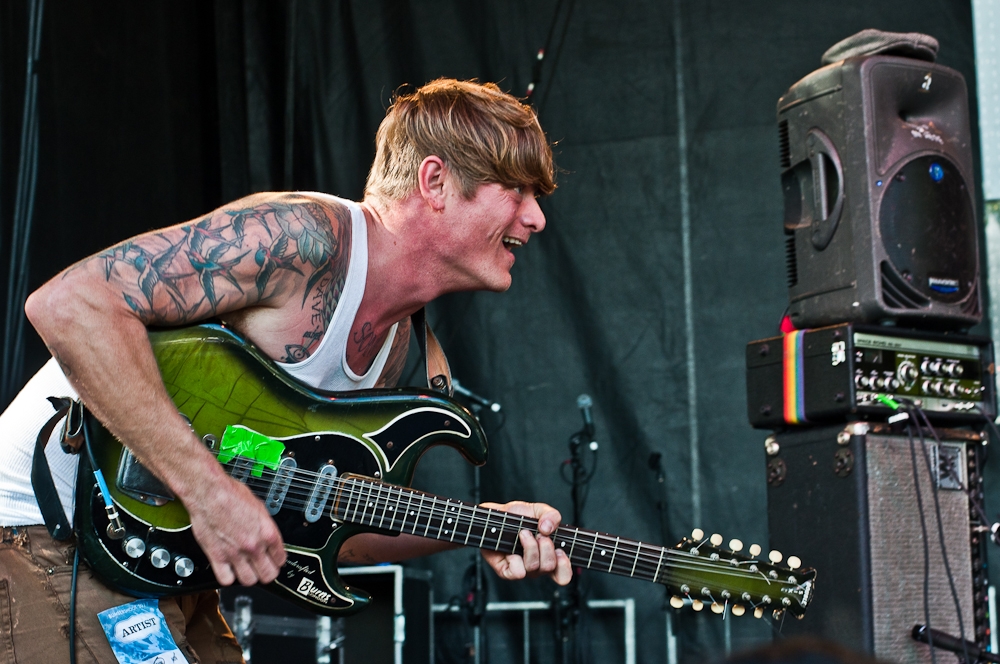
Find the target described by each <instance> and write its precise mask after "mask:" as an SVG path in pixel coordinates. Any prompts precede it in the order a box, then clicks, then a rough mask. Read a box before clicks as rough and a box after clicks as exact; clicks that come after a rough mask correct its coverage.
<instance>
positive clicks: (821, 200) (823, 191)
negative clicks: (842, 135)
mask: <svg viewBox="0 0 1000 664" xmlns="http://www.w3.org/2000/svg"><path fill="white" fill-rule="evenodd" d="M806 147H807V148H808V150H809V163H810V164H811V165H812V180H813V210H814V215H813V222H812V244H813V246H814V247H816V250H817V251H823V250H824V249H826V248H827V246H828V245H829V244H830V240H832V239H833V234H834V233H835V232H837V225H838V224H840V217H841V215H842V214H843V212H844V168H843V166H841V164H840V154H839V153H838V152H837V148H836V147H834V145H833V141H831V140H830V139H829V138H828V137H827V135H826V134H824V133H823V132H822V131H820V130H819V129H815V128H813V129H810V130H809V133H808V134H807V136H806ZM824 156H825V157H826V159H824ZM828 161H829V163H830V164H833V170H834V172H835V173H836V177H837V185H836V186H837V198H836V199H835V200H834V202H833V208H832V209H831V208H830V207H829V191H830V181H829V180H830V176H831V175H832V174H831V173H830V172H829V167H828V165H827V164H828Z"/></svg>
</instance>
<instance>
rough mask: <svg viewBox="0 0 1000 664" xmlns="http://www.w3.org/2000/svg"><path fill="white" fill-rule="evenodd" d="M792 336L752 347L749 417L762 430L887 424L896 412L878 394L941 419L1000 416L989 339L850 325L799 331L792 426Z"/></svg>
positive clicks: (749, 347)
mask: <svg viewBox="0 0 1000 664" xmlns="http://www.w3.org/2000/svg"><path fill="white" fill-rule="evenodd" d="M787 336H788V335H785V336H780V337H771V338H769V339H760V340H758V341H752V342H750V343H749V344H747V350H746V363H747V417H748V418H749V420H750V424H751V425H752V426H754V427H756V428H758V429H776V428H781V427H784V426H787V425H790V424H815V423H829V422H836V421H843V420H845V419H856V418H859V417H865V418H875V419H878V418H881V419H885V418H886V417H888V416H890V415H892V414H893V412H894V411H893V409H892V408H891V407H890V406H888V405H886V404H885V403H883V402H882V401H880V400H879V399H878V398H877V396H876V395H882V396H889V397H893V398H896V399H900V398H906V399H909V400H911V401H913V402H914V403H915V404H917V405H919V406H920V407H921V408H922V409H923V410H924V411H925V412H926V413H927V414H928V417H930V418H932V419H934V420H935V421H942V422H982V421H983V418H984V416H985V417H989V418H993V417H995V416H996V402H995V396H994V392H995V381H994V365H993V344H992V342H991V341H990V340H989V339H987V338H985V337H975V336H967V335H958V334H942V333H932V332H920V331H916V330H906V329H903V328H896V327H885V326H864V325H854V324H849V323H845V324H843V325H834V326H831V327H823V328H819V329H815V330H803V331H800V332H798V336H799V337H800V339H799V340H798V359H797V360H794V361H798V362H799V364H800V366H799V371H800V374H801V379H800V381H799V387H800V388H801V390H800V392H801V398H800V401H799V403H798V404H797V405H796V406H793V411H795V412H797V413H798V421H790V420H789V419H787V417H786V403H785V396H786V395H785V391H786V384H785V380H786V377H787V376H786V374H788V373H789V372H790V371H791V369H790V368H789V367H787V366H786V363H785V344H786V337H787ZM952 393H953V394H952Z"/></svg>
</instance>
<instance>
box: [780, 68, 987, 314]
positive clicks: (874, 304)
mask: <svg viewBox="0 0 1000 664" xmlns="http://www.w3.org/2000/svg"><path fill="white" fill-rule="evenodd" d="M967 94H968V93H967V90H966V85H965V80H964V79H963V78H962V75H961V74H959V73H958V72H956V71H954V70H953V69H949V68H947V67H943V66H941V65H937V64H934V63H932V62H926V61H922V60H917V59H913V58H905V57H897V56H889V55H875V56H868V57H853V58H848V59H846V60H841V61H840V62H836V63H833V64H830V65H827V66H826V67H823V68H822V69H819V70H817V71H814V72H813V73H811V74H809V75H808V76H806V77H805V78H803V79H802V80H800V81H799V82H798V83H796V84H795V85H793V86H792V87H791V88H790V89H789V90H788V92H787V93H785V95H784V96H783V97H781V99H780V100H779V101H778V131H779V137H780V149H781V168H782V188H783V190H784V199H785V218H784V228H785V233H786V242H787V245H786V256H787V267H788V288H789V300H790V303H789V315H790V316H791V319H792V322H793V323H794V325H795V326H796V327H798V328H800V329H801V328H808V327H819V326H823V325H830V324H835V323H842V322H867V323H876V322H879V323H882V322H887V321H889V322H900V323H902V324H904V325H909V326H912V327H924V328H966V327H969V326H971V325H974V324H976V323H978V322H979V321H980V319H981V317H982V309H981V306H980V292H979V291H980V289H979V250H978V247H977V242H978V239H977V224H976V211H975V200H976V199H975V184H974V182H975V179H974V177H973V166H972V148H971V133H970V129H969V111H968V97H967Z"/></svg>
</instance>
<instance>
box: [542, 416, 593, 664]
mask: <svg viewBox="0 0 1000 664" xmlns="http://www.w3.org/2000/svg"><path fill="white" fill-rule="evenodd" d="M588 434H589V435H588ZM588 438H589V439H590V440H587V439H588ZM585 442H587V443H589V445H588V448H589V449H590V451H591V452H593V454H594V466H593V467H592V468H591V469H590V471H589V472H588V471H587V469H586V466H585V465H584V461H583V458H582V455H581V449H580V448H581V447H583V444H584V443H585ZM569 454H570V458H569V459H568V460H567V461H564V462H563V468H565V467H566V466H567V465H568V466H569V469H570V480H569V483H570V485H571V491H570V495H571V497H572V501H573V525H575V526H577V527H582V526H583V504H584V499H585V497H584V487H585V486H586V484H587V483H588V482H589V481H590V478H591V477H593V476H594V470H596V468H597V442H596V441H594V440H593V435H592V429H590V428H589V427H586V426H585V427H584V428H583V429H581V430H580V431H578V432H576V433H574V434H573V435H572V436H570V439H569ZM563 479H564V480H565V479H566V477H565V474H563ZM581 571H582V570H581V569H574V570H573V578H572V579H571V580H570V582H569V585H567V586H566V587H565V588H564V589H559V590H556V592H555V597H554V600H555V601H553V602H552V608H553V613H554V616H553V617H554V621H553V622H554V623H555V637H556V650H557V653H558V654H557V660H558V661H560V662H562V664H573V663H575V662H580V661H582V657H581V655H582V652H581V649H580V641H579V639H578V638H577V637H578V632H577V627H578V625H579V622H580V616H581V613H582V611H583V609H584V608H585V604H584V600H583V594H584V593H583V590H582V588H581V587H580V572H581Z"/></svg>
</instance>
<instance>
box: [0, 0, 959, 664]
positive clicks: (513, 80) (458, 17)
mask: <svg viewBox="0 0 1000 664" xmlns="http://www.w3.org/2000/svg"><path fill="white" fill-rule="evenodd" d="M0 21H2V25H0V30H2V33H0V49H2V53H3V60H2V63H0V75H2V79H0V120H2V125H0V132H2V133H0V159H2V171H0V175H2V178H0V209H2V214H3V220H4V222H5V223H4V228H3V232H4V237H6V235H7V234H9V229H8V225H7V223H6V222H7V220H9V219H10V215H11V210H10V205H11V203H10V201H11V200H12V192H13V183H14V181H15V179H16V164H17V154H16V150H15V149H14V146H16V145H17V139H18V132H19V128H20V102H21V98H22V94H23V76H24V74H23V71H24V66H23V62H24V53H25V48H26V37H25V33H26V31H27V24H26V3H25V2H24V1H23V0H22V1H19V2H8V3H4V4H3V5H2V6H0ZM869 27H875V28H880V29H885V30H893V31H917V32H926V33H929V34H932V35H934V36H935V37H937V38H938V39H939V40H940V42H941V54H940V58H939V62H941V63H942V64H944V65H947V66H951V67H954V68H956V69H958V70H959V71H960V72H962V73H963V74H964V75H965V77H966V80H967V82H968V83H969V89H970V90H975V77H974V54H973V41H972V15H971V8H970V5H969V3H968V2H955V1H953V0H907V1H904V0H892V1H889V0H883V1H881V2H875V3H872V2H867V1H863V0H843V1H842V2H836V3H830V2H820V1H815V0H814V1H809V2H802V1H794V2H793V1H791V0H778V1H771V2H761V1H759V0H757V1H752V2H737V1H732V0H727V1H725V2H722V1H719V0H711V1H703V2H687V1H684V2H681V1H680V0H678V2H676V3H675V2H651V1H649V0H624V1H622V2H614V3H609V2H597V1H594V0H540V1H536V2H527V1H526V0H509V1H508V2H465V1H463V0H419V1H415V0H366V1H365V2H356V1H355V2H352V1H350V0H337V1H329V2H319V1H316V0H288V1H287V2H285V3H280V4H279V3H271V2H265V1H264V0H243V1H242V2H237V1H235V0H234V1H224V0H219V1H218V2H216V3H204V2H196V1H188V2H171V3H165V2H163V3H130V2H103V3H97V2H87V3H74V4H56V3H51V4H50V5H49V6H47V8H46V13H45V25H44V28H43V43H42V56H41V62H40V81H39V85H40V88H39V89H40V112H41V125H40V141H41V150H40V169H39V185H38V192H39V193H38V203H37V208H36V209H37V212H36V221H35V228H36V233H35V237H34V239H33V243H32V248H31V256H30V259H31V263H30V264H31V275H32V281H33V283H34V284H39V283H41V282H42V281H44V280H45V279H47V278H48V277H50V276H51V275H53V274H54V273H55V272H56V271H58V270H59V269H61V268H62V267H64V266H66V265H67V264H69V263H71V262H72V261H74V260H77V259H79V258H81V257H82V256H84V255H86V254H88V253H91V252H93V251H96V250H98V249H100V248H102V247H104V246H107V245H109V244H111V243H112V242H114V241H116V240H118V239H121V238H123V237H125V236H127V235H130V234H134V233H138V232H142V231H145V230H149V229H151V228H155V227H158V226H162V225H166V224H170V223H176V222H178V221H181V220H184V219H188V218H191V217H194V216H195V215H197V214H199V213H203V212H205V211H207V210H209V209H211V208H213V207H215V206H217V205H219V204H221V203H223V202H225V201H227V200H230V199H233V198H236V197H238V196H240V195H243V194H246V193H249V192H251V191H261V190H267V189H280V188H295V189H317V190H322V191H327V192H331V193H335V194H338V195H341V196H345V197H353V198H357V197H360V195H361V192H362V187H363V183H364V177H365V174H366V172H367V168H368V164H369V162H370V159H371V155H372V151H373V136H374V132H375V129H376V127H377V125H378V122H379V121H380V119H381V117H382V115H383V113H384V109H385V107H386V105H387V104H388V100H389V97H390V95H391V93H392V92H393V91H394V90H395V89H397V88H398V87H399V86H400V85H402V84H414V85H416V84H420V83H423V82H425V81H428V80H431V79H433V78H435V77H438V76H454V77H458V78H478V79H480V80H491V81H497V82H498V83H499V84H500V85H501V86H502V87H503V88H505V89H508V90H510V91H511V92H513V93H515V94H517V95H523V94H524V92H525V90H526V88H527V85H528V83H529V82H530V81H531V80H532V77H533V71H536V67H535V64H536V53H537V52H538V50H539V49H540V48H541V47H542V46H543V45H544V44H545V43H546V40H547V38H548V37H549V35H550V34H551V41H550V48H549V51H548V53H547V57H546V59H545V60H544V61H543V62H542V66H541V68H540V70H538V72H539V78H538V87H537V89H536V91H535V94H534V96H533V101H534V103H536V104H537V105H538V107H539V110H540V116H541V120H542V125H543V127H544V128H545V129H546V131H547V132H548V135H549V137H550V138H551V139H552V140H554V141H557V147H556V155H557V161H558V163H559V165H560V166H561V168H562V169H563V172H562V173H561V175H560V178H559V182H560V188H559V190H558V191H557V192H556V193H555V194H554V195H553V196H552V197H550V198H549V199H546V200H545V201H544V203H543V209H544V211H545V213H546V215H547V218H548V228H547V229H546V231H545V232H544V233H543V234H541V235H540V236H538V237H535V238H534V239H533V240H532V242H531V243H530V244H529V245H528V246H527V247H525V248H523V249H522V250H520V251H519V252H518V254H517V259H518V260H517V265H516V266H515V268H514V285H513V287H512V288H511V289H510V291H509V292H508V293H505V294H489V293H475V294H458V295H454V296H451V297H448V298H445V299H444V300H443V301H441V302H439V303H437V304H436V305H435V306H434V307H433V308H432V310H431V319H432V321H433V322H434V324H435V327H436V329H437V331H438V335H439V336H440V337H441V339H442V341H443V344H444V347H445V350H446V351H447V352H448V354H449V356H450V359H451V362H452V367H453V369H454V372H455V374H456V376H458V377H459V378H460V379H461V380H462V382H463V383H464V384H466V385H468V386H469V387H471V388H472V389H474V390H476V391H477V392H480V393H482V394H485V395H488V396H489V397H491V398H493V399H496V400H498V401H500V402H501V403H502V404H503V417H502V418H500V417H496V416H493V415H487V419H486V421H485V426H486V428H487V430H488V431H489V432H490V434H491V442H492V449H491V459H490V463H489V464H488V465H487V467H486V468H485V469H484V471H483V482H484V499H492V500H507V499H511V498H522V499H530V500H543V501H547V502H549V503H551V504H553V505H556V506H557V507H559V508H560V509H561V510H562V511H563V514H564V515H567V516H568V515H569V514H570V513H571V506H570V501H569V487H568V486H567V485H566V484H564V483H563V482H562V480H561V479H560V475H559V471H560V466H561V464H562V462H563V461H564V460H565V459H566V457H567V456H568V452H567V447H566V443H567V440H568V438H569V436H570V434H572V433H573V432H574V431H576V430H577V429H579V428H580V424H581V422H580V414H579V411H578V410H577V409H576V406H575V400H576V397H577V395H579V394H580V393H584V392H586V393H589V394H590V395H592V396H593V399H594V403H595V409H594V411H595V418H596V421H597V439H598V441H599V442H600V445H601V446H600V452H599V462H598V467H597V470H596V474H595V476H594V478H593V481H592V483H591V485H590V488H589V496H588V500H587V503H586V508H585V511H584V515H583V520H584V523H585V525H586V526H588V527H591V528H597V529H601V530H605V531H611V532H615V533H620V534H622V535H627V536H630V537H634V538H639V539H643V540H646V541H651V542H657V541H660V540H661V539H662V534H661V521H660V518H659V515H658V512H657V509H656V503H657V501H659V500H661V496H662V495H663V494H662V493H661V488H663V487H661V485H660V484H658V483H657V481H656V479H657V478H656V473H655V472H654V471H651V470H650V469H649V467H648V465H647V462H648V459H649V457H650V455H651V454H652V453H660V454H662V459H663V465H664V468H665V476H666V482H665V485H664V486H665V496H666V503H667V506H668V512H667V516H668V519H667V522H668V523H669V530H670V533H669V537H670V538H676V537H679V536H680V535H682V534H684V533H686V532H688V531H690V529H691V528H692V527H693V526H700V527H702V528H704V529H705V530H707V531H709V532H720V533H722V534H724V535H725V536H726V537H727V539H728V537H739V538H741V539H742V540H744V541H745V542H752V541H756V542H761V543H762V544H766V538H767V523H766V512H765V482H764V468H763V465H764V463H763V454H762V442H763V438H764V435H763V433H761V432H756V431H753V430H752V429H750V427H749V426H748V425H747V424H746V414H745V410H746V405H745V403H746V401H745V394H744V369H743V366H744V365H743V348H744V345H745V344H746V342H747V341H750V340H752V339H757V338H761V337H764V336H770V335H772V334H774V333H775V332H776V328H777V323H778V319H779V317H780V315H781V313H782V310H783V309H784V307H785V304H786V299H787V296H786V290H785V282H784V274H783V261H784V258H783V242H782V235H781V219H782V208H781V205H782V203H781V197H780V185H779V177H778V143H777V132H776V130H775V119H774V109H775V103H776V101H777V99H778V97H779V96H780V95H781V94H782V93H783V92H784V91H785V90H786V89H787V88H788V87H789V86H790V85H791V84H792V83H794V82H795V81H796V80H798V79H799V78H801V77H802V76H804V75H805V74H807V73H809V72H810V71H812V70H813V69H815V68H817V67H818V66H819V57H820V55H821V54H822V52H823V51H824V50H825V49H826V48H827V47H828V46H830V45H831V44H833V43H834V42H836V41H838V40H840V39H842V38H843V37H846V36H848V35H850V34H852V33H854V32H856V31H858V30H860V29H863V28H869ZM678 64H680V67H679V68H678ZM973 108H975V105H974V104H973ZM974 126H975V125H974ZM0 250H2V251H3V252H4V255H5V260H6V259H7V257H6V252H8V251H9V242H8V241H7V240H6V239H4V240H3V244H2V245H0ZM0 272H2V274H3V275H4V276H3V277H2V278H3V279H6V276H5V275H6V270H2V271H0ZM0 285H2V284H0ZM686 289H687V292H688V293H689V294H690V299H689V300H686V297H685V292H686ZM0 292H5V291H0ZM29 350H30V352H29V357H28V362H27V364H28V366H29V368H34V367H37V366H40V364H41V363H42V362H43V361H44V359H45V353H44V348H43V347H42V346H41V344H40V343H39V342H37V340H33V342H32V345H31V346H30V349H29ZM411 377H412V378H413V380H414V381H415V382H416V381H417V379H418V377H417V376H416V375H415V374H411ZM471 477H472V472H471V470H470V469H468V468H467V467H466V466H465V465H464V463H463V462H462V461H461V460H460V459H458V458H457V455H455V454H454V453H452V452H450V451H447V450H435V451H432V452H431V453H430V454H429V455H428V457H427V458H426V459H425V462H424V463H423V464H422V466H421V467H420V468H419V470H418V477H417V485H418V486H419V487H421V488H425V489H429V490H432V491H435V492H438V493H442V494H446V495H450V496H454V497H456V498H468V496H469V491H470V487H471ZM786 553H795V552H794V551H789V552H786ZM470 560H471V558H470V554H469V553H468V552H462V551H459V552H452V553H448V554H443V555H440V556H437V557H435V558H434V559H430V560H426V561H419V562H417V563H415V564H417V565H421V566H424V567H427V568H430V569H432V570H433V571H434V573H435V585H434V589H435V597H436V599H437V601H442V602H443V601H447V600H448V599H449V598H451V597H453V596H456V595H458V594H460V592H461V588H462V575H463V572H464V570H465V569H466V568H467V567H468V565H469V562H470ZM805 562H806V563H807V564H808V561H805ZM489 584H490V598H491V599H498V600H513V599H524V600H534V599H545V600H548V599H550V598H551V595H552V592H553V590H554V588H555V586H554V585H553V584H552V583H551V582H549V581H547V580H535V581H531V582H527V583H519V584H510V583H505V582H501V581H499V580H497V579H494V578H490V580H489ZM585 586H586V589H587V593H588V596H589V597H591V598H619V597H634V598H635V599H636V602H637V616H636V617H637V634H638V641H637V647H638V655H639V661H642V662H657V661H663V660H664V659H665V656H666V655H665V652H666V651H665V648H666V646H665V637H664V632H665V627H664V613H663V611H662V609H661V607H662V605H663V593H662V589H661V588H658V587H654V586H651V585H645V584H641V583H639V582H635V581H630V580H627V579H625V580H623V579H620V578H617V577H607V576H597V575H588V576H587V578H586V581H585ZM706 614H707V615H706ZM806 619H807V620H808V617H807V618H806ZM549 624H550V623H549V622H548V621H547V619H542V618H539V619H538V621H537V623H536V625H535V627H534V630H533V641H534V652H535V655H534V656H535V657H538V658H540V659H539V661H547V660H549V659H551V657H552V653H553V650H552V643H551V639H550V637H549V632H548V629H549ZM587 624H588V629H587V631H586V635H587V638H588V640H590V641H591V643H592V650H591V653H590V654H591V657H592V660H593V661H615V660H617V659H618V658H619V657H620V655H619V652H620V648H621V626H622V623H621V618H620V617H614V614H608V615H606V616H605V615H603V614H595V615H594V616H593V617H592V618H590V619H589V620H588V623H587ZM449 625H450V626H449ZM674 628H675V629H676V630H678V631H679V632H680V638H681V642H680V648H681V652H682V655H683V657H684V658H685V659H689V660H691V661H696V660H700V659H703V658H706V657H716V656H720V655H721V654H722V653H723V651H724V648H725V644H726V643H727V641H728V642H729V643H730V644H731V645H732V647H733V648H734V649H738V648H742V647H746V646H749V645H752V644H755V643H758V642H760V641H762V640H766V639H768V638H770V634H771V627H770V626H769V625H767V624H766V623H763V622H760V621H753V620H751V619H748V618H744V619H742V620H740V619H731V618H727V620H726V621H725V623H724V622H722V621H721V620H719V619H718V618H717V616H714V614H708V612H705V614H697V615H695V614H692V613H690V612H688V613H683V614H678V615H677V616H676V618H675V625H674ZM441 629H442V630H443V632H444V637H445V640H448V639H450V641H449V642H450V643H452V644H453V645H454V647H451V646H449V647H445V648H444V649H443V650H442V652H441V656H442V658H443V661H459V660H458V657H459V656H460V655H458V654H456V653H459V652H460V650H461V642H462V640H463V639H466V638H467V634H466V633H464V632H463V630H462V629H461V628H459V627H457V626H455V624H454V623H443V624H442V625H441ZM487 631H488V649H489V657H490V661H491V662H508V661H520V652H521V651H520V647H521V646H520V623H519V621H516V620H515V621H511V622H510V623H508V622H505V621H504V620H503V619H495V620H494V619H491V622H490V626H489V628H488V630H487ZM456 644H457V645H456Z"/></svg>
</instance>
